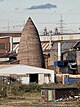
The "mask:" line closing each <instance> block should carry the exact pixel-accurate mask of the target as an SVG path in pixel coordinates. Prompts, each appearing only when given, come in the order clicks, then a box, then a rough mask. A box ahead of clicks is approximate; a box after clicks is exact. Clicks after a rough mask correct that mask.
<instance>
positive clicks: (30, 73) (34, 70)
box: [0, 65, 55, 84]
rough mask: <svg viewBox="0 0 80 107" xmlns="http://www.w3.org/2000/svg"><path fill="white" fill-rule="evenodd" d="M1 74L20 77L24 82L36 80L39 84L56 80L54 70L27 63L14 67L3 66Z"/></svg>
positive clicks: (0, 70)
mask: <svg viewBox="0 0 80 107" xmlns="http://www.w3.org/2000/svg"><path fill="white" fill-rule="evenodd" d="M0 76H13V77H16V78H17V79H18V78H20V79H21V81H22V83H23V84H29V83H30V82H36V83H38V84H43V83H50V82H52V83H54V82H55V72H54V70H48V69H43V68H38V67H32V66H27V65H14V66H12V67H7V68H1V69H0Z"/></svg>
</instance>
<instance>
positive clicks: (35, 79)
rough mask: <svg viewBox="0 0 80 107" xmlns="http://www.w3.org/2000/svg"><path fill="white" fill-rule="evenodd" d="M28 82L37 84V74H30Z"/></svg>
mask: <svg viewBox="0 0 80 107" xmlns="http://www.w3.org/2000/svg"><path fill="white" fill-rule="evenodd" d="M30 82H36V83H38V74H30Z"/></svg>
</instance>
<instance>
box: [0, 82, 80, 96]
mask: <svg viewBox="0 0 80 107" xmlns="http://www.w3.org/2000/svg"><path fill="white" fill-rule="evenodd" d="M55 86H57V87H67V86H76V87H78V88H80V83H74V84H72V85H71V84H66V85H63V84H53V83H50V84H43V85H39V84H37V83H30V84H21V83H18V82H15V83H11V84H5V83H4V84H3V83H2V84H0V97H3V98H4V97H7V96H21V95H24V94H26V93H29V92H32V93H33V92H35V93H40V90H41V87H55Z"/></svg>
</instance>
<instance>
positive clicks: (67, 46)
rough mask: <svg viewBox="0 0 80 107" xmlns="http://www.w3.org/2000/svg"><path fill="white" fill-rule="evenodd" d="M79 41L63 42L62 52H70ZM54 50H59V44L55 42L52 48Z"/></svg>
mask: <svg viewBox="0 0 80 107" xmlns="http://www.w3.org/2000/svg"><path fill="white" fill-rule="evenodd" d="M76 42H77V41H61V50H62V51H64V50H69V49H72V48H73V46H74V45H75V44H76ZM52 49H53V50H57V49H58V42H53V46H52Z"/></svg>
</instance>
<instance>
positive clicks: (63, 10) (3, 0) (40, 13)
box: [0, 0, 80, 33]
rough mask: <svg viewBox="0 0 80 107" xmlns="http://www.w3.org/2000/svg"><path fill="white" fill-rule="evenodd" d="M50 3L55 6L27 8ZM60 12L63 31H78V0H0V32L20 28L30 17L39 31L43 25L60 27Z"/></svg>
mask: <svg viewBox="0 0 80 107" xmlns="http://www.w3.org/2000/svg"><path fill="white" fill-rule="evenodd" d="M47 3H51V4H53V5H56V6H57V8H53V9H41V10H40V9H36V10H28V9H27V8H30V7H31V6H33V5H43V4H47ZM61 14H62V19H63V30H64V32H73V33H74V32H79V28H80V0H0V32H1V31H11V30H13V31H18V30H22V28H23V26H24V24H25V23H26V21H27V19H28V17H31V18H32V20H33V22H34V23H35V25H36V27H37V29H38V31H39V32H43V29H44V27H47V30H48V31H50V30H52V31H53V32H54V29H55V28H56V27H57V28H58V29H60V20H61Z"/></svg>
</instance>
